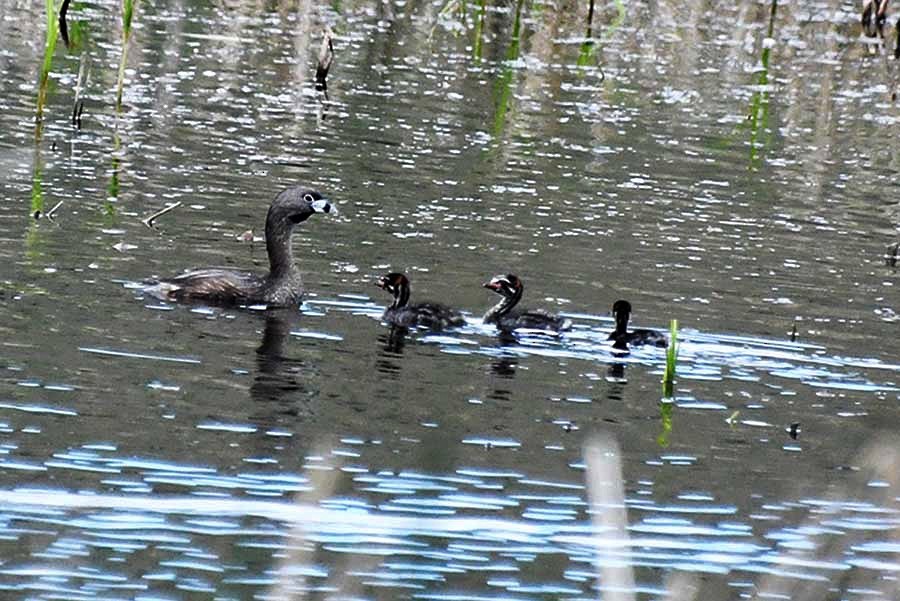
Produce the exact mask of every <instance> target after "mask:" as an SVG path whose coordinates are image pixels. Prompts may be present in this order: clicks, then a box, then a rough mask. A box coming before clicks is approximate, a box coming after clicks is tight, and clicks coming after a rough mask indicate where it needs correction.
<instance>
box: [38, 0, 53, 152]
mask: <svg viewBox="0 0 900 601" xmlns="http://www.w3.org/2000/svg"><path fill="white" fill-rule="evenodd" d="M45 9H46V13H47V30H46V33H45V38H44V62H43V64H42V65H41V74H40V79H39V81H38V97H37V112H36V113H35V118H34V120H35V124H36V126H35V131H34V137H35V140H36V141H38V142H40V139H41V131H42V128H41V123H42V122H43V120H44V105H45V104H46V102H47V86H48V84H49V82H50V67H51V66H52V64H53V53H54V52H56V40H57V39H59V19H58V11H59V9H58V8H57V6H56V2H55V1H54V0H46V3H45Z"/></svg>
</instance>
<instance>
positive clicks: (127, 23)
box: [48, 0, 137, 113]
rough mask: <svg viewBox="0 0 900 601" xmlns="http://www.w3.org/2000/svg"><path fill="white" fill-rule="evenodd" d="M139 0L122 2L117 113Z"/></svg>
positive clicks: (120, 101) (120, 103)
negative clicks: (129, 41)
mask: <svg viewBox="0 0 900 601" xmlns="http://www.w3.org/2000/svg"><path fill="white" fill-rule="evenodd" d="M48 1H49V0H48ZM136 1H137V0H122V56H121V58H120V59H119V77H118V80H117V82H116V112H117V113H118V112H121V111H122V87H123V86H124V85H125V64H126V62H127V61H128V40H129V39H131V21H132V18H133V17H134V4H135V2H136Z"/></svg>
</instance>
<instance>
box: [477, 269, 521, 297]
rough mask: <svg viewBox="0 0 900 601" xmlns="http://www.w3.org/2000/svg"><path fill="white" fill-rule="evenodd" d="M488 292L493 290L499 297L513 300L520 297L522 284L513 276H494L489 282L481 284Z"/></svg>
mask: <svg viewBox="0 0 900 601" xmlns="http://www.w3.org/2000/svg"><path fill="white" fill-rule="evenodd" d="M482 286H484V287H485V288H487V289H488V290H493V291H494V292H496V293H497V294H499V295H500V296H503V297H505V298H513V297H517V296H521V295H522V291H523V288H524V286H523V284H522V280H520V279H519V278H518V277H517V276H515V275H513V274H511V273H510V274H507V275H495V276H494V277H492V278H491V281H490V282H485V283H484V284H482Z"/></svg>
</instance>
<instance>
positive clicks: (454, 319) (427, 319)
mask: <svg viewBox="0 0 900 601" xmlns="http://www.w3.org/2000/svg"><path fill="white" fill-rule="evenodd" d="M375 285H376V286H378V287H379V288H381V289H383V290H387V291H388V292H390V293H391V294H392V295H393V296H394V302H393V303H391V306H389V307H388V308H387V309H385V310H384V315H383V316H382V319H383V320H384V321H386V322H388V323H389V324H391V325H395V326H400V327H403V328H414V327H422V328H428V329H430V330H443V329H445V328H455V327H458V326H461V325H464V324H465V323H466V320H465V319H464V318H463V316H462V314H461V313H460V312H459V311H456V310H454V309H451V308H450V307H447V306H446V305H442V304H440V303H416V304H415V305H408V304H407V303H408V302H409V278H407V277H406V276H405V275H403V274H402V273H389V274H387V275H383V276H381V277H380V278H378V281H376V282H375Z"/></svg>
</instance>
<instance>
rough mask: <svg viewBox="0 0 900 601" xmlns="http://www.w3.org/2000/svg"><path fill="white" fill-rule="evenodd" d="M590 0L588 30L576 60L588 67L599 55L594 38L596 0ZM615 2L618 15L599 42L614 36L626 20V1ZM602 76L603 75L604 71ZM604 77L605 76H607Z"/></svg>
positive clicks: (577, 62) (616, 0)
mask: <svg viewBox="0 0 900 601" xmlns="http://www.w3.org/2000/svg"><path fill="white" fill-rule="evenodd" d="M588 1H589V2H590V4H589V5H588V14H587V31H586V33H585V36H584V42H582V43H581V48H580V49H579V51H578V60H577V61H576V64H577V65H578V66H579V67H587V66H588V65H592V64H594V63H595V62H596V61H595V58H596V55H597V47H598V40H596V39H595V38H594V0H588ZM613 3H614V4H615V7H616V16H615V18H614V19H613V20H612V22H610V24H609V25H608V26H607V27H606V31H605V33H604V35H603V39H601V40H599V43H602V42H603V40H606V39H609V38H610V37H612V35H613V34H614V33H615V32H616V30H617V29H618V28H619V27H621V25H622V23H624V22H625V3H624V2H623V0H614V2H613ZM601 76H603V75H602V71H601ZM603 77H604V78H605V76H603Z"/></svg>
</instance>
